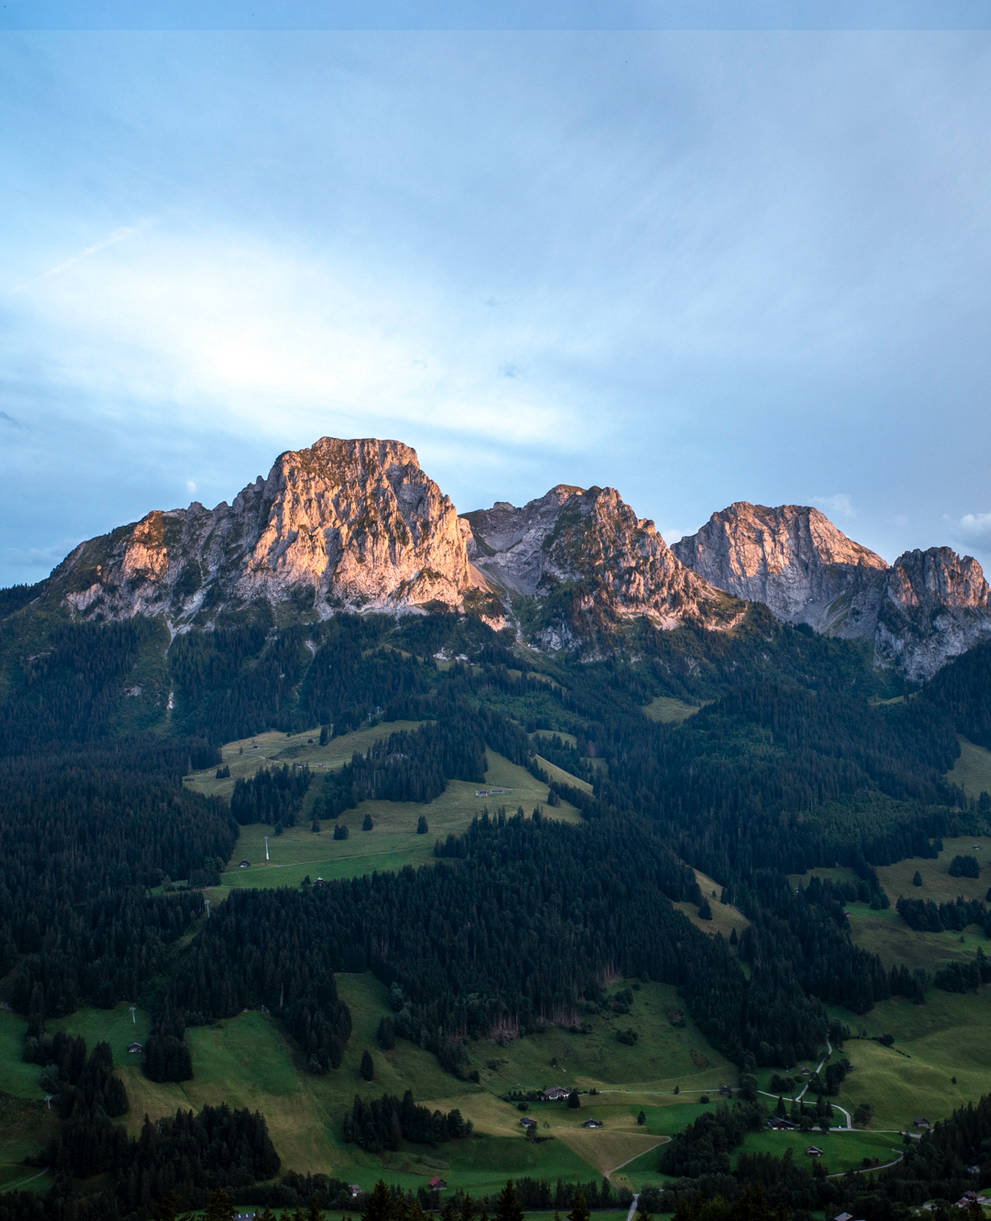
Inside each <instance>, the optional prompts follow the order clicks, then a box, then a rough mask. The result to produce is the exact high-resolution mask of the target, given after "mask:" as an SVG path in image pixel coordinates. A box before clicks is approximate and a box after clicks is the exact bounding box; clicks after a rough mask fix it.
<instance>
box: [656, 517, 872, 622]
mask: <svg viewBox="0 0 991 1221" xmlns="http://www.w3.org/2000/svg"><path fill="white" fill-rule="evenodd" d="M673 550H674V553H675V555H677V556H678V557H679V558H680V559H681V560H682V561H683V562H684V563H685V564H687V565H688V566H689V567H690V568H691V569H692V570H693V571H694V572H697V573H698V574H699V575H700V576H703V577H705V579H706V580H707V581H710V582H711V583H712V584H713V585H717V586H719V588H720V589H726V590H729V591H730V592H731V593H734V594H736V595H737V596H738V597H740V598H747V599H748V600H749V601H751V602H763V603H764V604H765V605H766V606H768V607H770V609H771V610H772V611H773V612H774V614H775V615H776V616H777V617H778V618H779V619H783V620H784V621H785V622H786V623H807V624H809V626H810V627H813V628H815V629H816V631H821V632H822V631H830V632H833V633H835V634H837V635H842V636H860V635H869V634H870V633H871V632H872V631H873V620H874V617H875V615H876V613H877V602H878V599H879V597H880V587H881V582H880V580H879V576H880V574H882V573H883V572H885V571H886V569H887V564H886V563H885V562H884V560H882V559H881V557H880V556H879V555H875V554H874V552H873V551H869V550H868V549H867V548H866V547H862V546H861V545H860V544H859V543H855V542H853V540H852V539H849V538H847V536H846V535H845V534H843V533H842V531H840V530H837V528H836V527H835V526H834V525H833V524H832V522H831V521H830V520H829V519H828V518H827V517H826V516H825V515H824V514H823V513H820V512H819V510H818V509H812V508H808V507H805V506H801V505H780V506H778V507H777V508H768V507H767V506H765V505H752V504H748V503H747V502H746V501H738V502H737V503H736V504H732V505H730V506H729V508H728V509H723V511H722V512H721V513H714V514H713V515H712V517H710V518H709V520H708V522H706V524H705V525H704V526H703V527H702V528H701V530H699V531H698V533H696V534H693V535H691V536H690V537H688V538H683V539H681V541H680V542H677V543H675V544H674V548H673Z"/></svg>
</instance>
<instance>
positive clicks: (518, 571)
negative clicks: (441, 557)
mask: <svg viewBox="0 0 991 1221" xmlns="http://www.w3.org/2000/svg"><path fill="white" fill-rule="evenodd" d="M465 520H466V521H467V522H468V524H469V525H470V527H471V539H470V541H469V555H470V557H471V559H472V561H473V563H474V564H475V565H476V566H477V568H478V569H479V570H480V571H481V572H482V573H483V574H484V575H485V577H487V578H488V580H489V581H490V583H491V584H493V585H494V586H496V587H497V588H500V589H502V590H505V591H507V593H508V594H510V595H513V594H522V595H526V596H530V597H533V598H536V599H538V600H548V599H549V600H551V602H552V603H553V604H554V609H555V610H556V611H557V612H558V613H557V614H556V615H551V616H550V618H549V619H548V621H547V622H546V624H545V625H544V627H543V628H542V629H541V631H540V632H539V633H538V635H539V637H540V638H541V640H542V641H543V642H544V643H549V644H567V643H570V641H569V639H568V637H569V636H570V637H575V636H576V635H580V634H581V633H582V632H585V631H587V629H588V628H590V627H594V626H595V624H596V623H599V624H601V623H603V622H615V621H617V620H622V619H630V618H633V617H644V618H646V619H648V620H650V621H651V622H652V623H654V624H655V626H657V627H659V628H673V627H677V626H678V625H679V624H682V623H696V624H700V625H702V626H705V627H709V628H725V627H728V626H731V625H732V624H733V623H734V622H736V621H737V619H738V618H739V616H740V614H742V611H743V608H742V606H741V605H740V603H739V602H737V601H736V600H735V599H731V598H727V597H726V595H725V594H724V593H722V592H720V591H719V590H716V589H713V588H712V586H711V585H709V584H708V582H706V581H705V580H702V579H700V578H699V577H698V576H696V574H695V573H693V572H691V571H690V570H689V569H687V568H686V567H685V566H684V565H683V564H682V563H680V562H679V560H678V559H677V558H676V557H675V556H674V554H673V553H672V551H671V549H670V548H669V547H668V545H667V544H666V543H665V541H664V539H663V538H662V537H661V535H660V534H658V532H657V530H656V529H655V528H654V523H653V522H651V521H647V520H645V519H643V518H638V517H637V515H636V514H635V513H634V512H633V510H632V509H631V508H630V506H629V505H627V504H626V503H625V502H624V501H623V500H622V499H621V498H620V496H619V494H618V492H616V491H615V490H614V489H613V488H596V487H594V488H590V489H588V490H585V489H583V488H577V487H571V486H568V485H566V484H559V485H558V486H557V487H554V488H551V490H550V491H549V492H548V493H547V494H546V495H545V496H541V497H540V498H539V499H537V500H531V501H530V502H529V504H526V505H524V506H523V507H522V508H516V507H515V506H513V505H511V504H507V503H506V502H505V501H499V502H497V503H496V504H495V505H493V506H492V508H491V509H483V510H478V511H476V512H474V513H469V514H467V515H466V518H465Z"/></svg>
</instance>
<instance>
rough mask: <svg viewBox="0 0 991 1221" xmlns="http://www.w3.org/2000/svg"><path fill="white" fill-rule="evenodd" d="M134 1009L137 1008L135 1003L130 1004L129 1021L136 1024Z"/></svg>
mask: <svg viewBox="0 0 991 1221" xmlns="http://www.w3.org/2000/svg"><path fill="white" fill-rule="evenodd" d="M135 1009H137V1005H132V1006H131V1022H132V1024H133V1025H135V1026H137V1024H138V1019H137V1018H136V1017H135V1016H134V1011H135Z"/></svg>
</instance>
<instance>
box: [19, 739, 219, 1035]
mask: <svg viewBox="0 0 991 1221" xmlns="http://www.w3.org/2000/svg"><path fill="white" fill-rule="evenodd" d="M190 754H191V749H190V748H189V747H188V745H186V746H183V745H182V744H173V745H172V746H171V747H170V748H168V749H165V750H163V751H162V752H160V753H159V752H156V751H154V750H151V749H147V748H142V749H138V748H136V749H135V750H134V752H133V754H132V753H131V752H130V751H129V750H128V748H127V747H122V748H121V749H119V750H117V751H111V750H106V751H103V752H97V751H94V752H91V753H90V754H89V756H86V755H82V754H66V755H62V756H59V757H53V756H51V755H49V756H44V757H42V758H39V759H30V758H24V757H20V758H8V759H0V854H2V858H3V861H4V869H3V875H2V877H0V972H2V973H4V974H6V973H7V972H8V971H10V970H11V968H13V974H12V976H11V979H10V981H9V999H10V1001H11V1003H12V1004H13V1005H14V1007H15V1008H17V1009H19V1010H20V1011H21V1012H24V1013H28V1014H29V1015H31V1016H32V1018H33V1019H35V1020H40V1019H41V1018H43V1017H44V1016H45V1015H46V1014H47V1015H53V1016H54V1015H58V1014H64V1013H70V1012H72V1010H74V1009H76V1008H78V1007H79V1006H80V1005H82V1004H85V1003H91V1004H96V1005H102V1006H109V1005H112V1004H114V1002H115V1001H117V1000H122V999H130V998H134V997H136V996H137V995H138V993H139V992H140V991H141V988H142V986H143V985H144V983H145V982H146V981H147V980H148V979H150V978H151V977H152V976H153V975H155V974H156V973H157V972H159V971H160V970H161V969H162V967H163V965H164V963H165V961H166V958H167V947H168V946H169V945H171V944H172V943H173V942H174V941H175V940H176V939H177V938H178V937H179V936H181V935H182V934H183V933H184V932H185V931H186V929H187V928H188V927H189V924H190V921H191V920H192V919H193V917H194V916H195V915H197V914H198V913H199V912H200V911H201V910H202V898H201V896H200V895H199V894H195V893H188V892H185V893H177V894H170V895H156V896H150V895H148V894H147V888H149V887H153V886H157V885H159V884H160V883H162V882H163V881H165V880H166V879H167V878H188V877H190V875H191V874H194V873H195V871H197V870H203V869H208V870H212V871H215V870H216V869H217V868H218V867H219V865H220V863H221V862H222V861H224V860H226V859H227V857H228V856H229V855H230V852H231V850H232V847H233V843H234V830H233V826H232V824H231V820H230V817H229V815H228V813H227V811H226V810H225V809H224V808H223V806H222V805H221V804H220V803H219V802H213V801H207V800H206V799H204V798H202V797H199V796H197V795H196V794H193V793H188V792H185V791H183V789H182V786H181V785H180V783H179V782H178V779H177V777H178V775H179V774H181V772H182V771H183V770H185V767H186V766H187V765H188V762H189V759H190ZM180 759H181V762H180Z"/></svg>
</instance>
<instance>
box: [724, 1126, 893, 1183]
mask: <svg viewBox="0 0 991 1221" xmlns="http://www.w3.org/2000/svg"><path fill="white" fill-rule="evenodd" d="M809 1145H815V1146H816V1148H818V1149H821V1150H822V1152H823V1157H822V1163H823V1166H824V1167H825V1169H826V1171H827V1173H829V1174H842V1173H844V1172H845V1171H847V1170H859V1169H860V1168H861V1167H862V1166H863V1163H864V1159H865V1158H866V1159H867V1161H868V1162H873V1163H876V1164H879V1165H880V1164H883V1163H885V1162H890V1161H893V1160H894V1159H895V1158H897V1157H898V1155H899V1154H900V1153H901V1151H902V1141H901V1137H900V1136H899V1134H898V1133H897V1132H895V1133H891V1132H858V1131H856V1130H854V1131H848V1132H821V1131H818V1130H816V1131H813V1132H771V1131H769V1130H765V1131H763V1132H748V1133H747V1135H746V1137H745V1139H744V1141H743V1144H742V1145H741V1147H740V1149H739V1150H738V1151H737V1153H736V1154H735V1155H734V1157H733V1162H734V1164H735V1163H736V1161H737V1160H738V1159H739V1158H740V1156H741V1155H742V1154H745V1153H773V1154H774V1156H775V1157H784V1155H785V1153H786V1152H787V1150H789V1149H790V1150H791V1152H792V1157H793V1158H794V1159H795V1161H796V1162H797V1163H799V1164H801V1163H802V1162H806V1163H807V1164H809V1165H811V1164H812V1162H813V1159H812V1158H811V1157H809V1156H808V1155H807V1154H806V1152H805V1150H806V1149H807V1148H808V1146H809Z"/></svg>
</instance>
